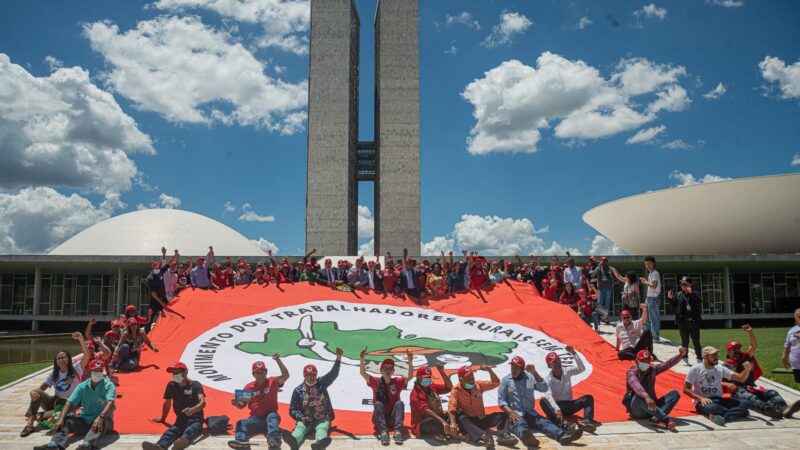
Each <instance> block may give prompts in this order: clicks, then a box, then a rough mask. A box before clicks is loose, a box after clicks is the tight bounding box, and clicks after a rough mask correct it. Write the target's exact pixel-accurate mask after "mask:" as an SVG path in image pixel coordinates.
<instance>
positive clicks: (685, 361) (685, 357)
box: [683, 356, 691, 366]
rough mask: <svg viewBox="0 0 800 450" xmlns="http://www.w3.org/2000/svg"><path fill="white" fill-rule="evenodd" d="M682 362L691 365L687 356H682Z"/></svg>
mask: <svg viewBox="0 0 800 450" xmlns="http://www.w3.org/2000/svg"><path fill="white" fill-rule="evenodd" d="M683 363H684V364H686V365H687V366H691V364H689V357H688V356H684V357H683Z"/></svg>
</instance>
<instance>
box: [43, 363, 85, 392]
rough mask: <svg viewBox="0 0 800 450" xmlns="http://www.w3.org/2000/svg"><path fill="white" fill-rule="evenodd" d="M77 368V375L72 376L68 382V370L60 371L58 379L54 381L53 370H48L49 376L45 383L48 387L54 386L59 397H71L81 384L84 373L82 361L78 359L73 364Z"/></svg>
mask: <svg viewBox="0 0 800 450" xmlns="http://www.w3.org/2000/svg"><path fill="white" fill-rule="evenodd" d="M72 367H73V368H74V369H75V375H76V376H74V377H72V380H69V381H70V382H69V383H67V372H61V371H59V372H58V380H56V381H55V382H53V372H52V371H51V372H48V374H47V378H45V379H44V384H45V385H47V387H53V388H55V391H56V397H57V398H69V396H70V395H72V391H74V390H75V388H76V387H78V385H79V384H81V376H82V375H83V368H82V367H81V362H80V361H78V362H76V363H74V364H73V365H72Z"/></svg>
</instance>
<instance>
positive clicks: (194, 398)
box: [142, 361, 206, 450]
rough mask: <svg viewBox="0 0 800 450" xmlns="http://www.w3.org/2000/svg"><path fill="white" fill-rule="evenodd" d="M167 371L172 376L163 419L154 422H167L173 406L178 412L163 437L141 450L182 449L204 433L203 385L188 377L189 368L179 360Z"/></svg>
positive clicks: (143, 446)
mask: <svg viewBox="0 0 800 450" xmlns="http://www.w3.org/2000/svg"><path fill="white" fill-rule="evenodd" d="M167 372H169V373H171V374H172V381H170V382H169V383H167V388H166V390H165V391H164V405H163V406H162V408H161V417H159V418H157V419H153V422H155V423H166V422H167V415H168V414H169V409H170V406H171V407H172V410H173V411H174V412H175V424H174V425H172V426H171V427H169V429H167V431H165V432H164V434H162V435H161V439H159V440H158V442H157V443H155V444H153V443H151V442H143V443H142V450H164V449H168V448H169V446H170V445H172V448H173V450H183V449H185V448H186V447H188V446H189V444H191V443H192V440H194V438H196V437H197V436H199V435H200V432H201V431H203V408H205V406H206V395H205V393H204V392H203V385H202V384H200V383H198V382H197V381H194V380H190V379H189V378H188V377H187V376H186V374H187V373H188V372H189V369H188V368H186V364H184V363H182V362H180V361H176V362H174V363H172V364H171V365H170V366H169V367H167Z"/></svg>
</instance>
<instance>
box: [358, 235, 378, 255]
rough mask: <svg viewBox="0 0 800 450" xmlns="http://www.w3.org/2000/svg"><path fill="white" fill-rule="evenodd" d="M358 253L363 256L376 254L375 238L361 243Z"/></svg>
mask: <svg viewBox="0 0 800 450" xmlns="http://www.w3.org/2000/svg"><path fill="white" fill-rule="evenodd" d="M358 254H359V255H361V256H375V239H374V238H373V239H370V240H369V241H366V242H364V243H362V244H361V245H359V246H358Z"/></svg>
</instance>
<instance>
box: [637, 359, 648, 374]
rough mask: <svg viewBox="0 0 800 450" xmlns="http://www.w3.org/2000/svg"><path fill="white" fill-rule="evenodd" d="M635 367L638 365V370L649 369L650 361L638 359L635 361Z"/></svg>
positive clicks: (644, 370)
mask: <svg viewBox="0 0 800 450" xmlns="http://www.w3.org/2000/svg"><path fill="white" fill-rule="evenodd" d="M636 367H638V368H639V370H641V371H642V372H647V371H648V370H650V363H646V362H641V361H639V362H637V363H636Z"/></svg>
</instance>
